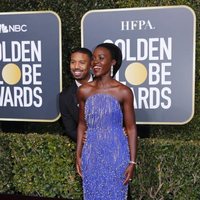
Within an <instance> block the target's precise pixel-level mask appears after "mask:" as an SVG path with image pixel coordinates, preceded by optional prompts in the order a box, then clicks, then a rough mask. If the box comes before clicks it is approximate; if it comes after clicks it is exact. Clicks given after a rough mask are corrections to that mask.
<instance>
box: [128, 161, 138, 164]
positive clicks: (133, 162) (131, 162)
mask: <svg viewBox="0 0 200 200" xmlns="http://www.w3.org/2000/svg"><path fill="white" fill-rule="evenodd" d="M129 164H134V165H136V164H137V163H136V162H135V161H132V160H130V161H129Z"/></svg>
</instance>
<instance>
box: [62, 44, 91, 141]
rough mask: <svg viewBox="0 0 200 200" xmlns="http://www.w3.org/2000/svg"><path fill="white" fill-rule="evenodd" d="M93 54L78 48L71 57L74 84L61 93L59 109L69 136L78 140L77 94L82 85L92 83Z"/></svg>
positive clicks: (85, 49)
mask: <svg viewBox="0 0 200 200" xmlns="http://www.w3.org/2000/svg"><path fill="white" fill-rule="evenodd" d="M91 62H92V52H91V51H90V50H89V49H87V48H77V49H75V50H73V51H72V53H71V55H70V71H71V73H72V75H73V77H74V81H73V83H72V84H71V85H70V86H69V87H68V88H66V89H64V90H63V91H62V92H61V93H60V97H59V107H60V112H61V117H62V121H63V124H64V127H65V131H66V134H67V136H69V138H71V139H72V140H73V141H74V142H76V140H77V133H76V131H77V126H78V102H77V98H76V92H77V89H78V87H79V86H80V85H82V84H84V83H86V82H89V81H92V75H91V74H90V68H91Z"/></svg>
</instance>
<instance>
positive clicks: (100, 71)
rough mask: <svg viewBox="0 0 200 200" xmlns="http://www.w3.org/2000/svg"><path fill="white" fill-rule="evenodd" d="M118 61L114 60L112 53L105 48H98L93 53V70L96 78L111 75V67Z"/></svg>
mask: <svg viewBox="0 0 200 200" xmlns="http://www.w3.org/2000/svg"><path fill="white" fill-rule="evenodd" d="M115 63H116V61H115V60H114V59H112V57H111V54H110V51H109V50H108V49H106V48H104V47H97V48H96V49H95V50H94V52H93V63H92V68H93V72H94V75H95V77H98V76H102V75H106V74H109V75H110V68H111V65H115Z"/></svg>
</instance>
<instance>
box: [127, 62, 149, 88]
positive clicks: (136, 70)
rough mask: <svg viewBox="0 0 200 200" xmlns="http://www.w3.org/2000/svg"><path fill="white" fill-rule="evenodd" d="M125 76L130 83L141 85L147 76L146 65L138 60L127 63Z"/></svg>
mask: <svg viewBox="0 0 200 200" xmlns="http://www.w3.org/2000/svg"><path fill="white" fill-rule="evenodd" d="M125 78H126V80H127V81H128V82H129V83H130V84H131V85H141V84H142V83H144V82H145V80H146V78H147V70H146V67H145V66H144V65H143V64H142V63H139V62H135V63H131V64H129V65H128V66H127V68H126V70H125Z"/></svg>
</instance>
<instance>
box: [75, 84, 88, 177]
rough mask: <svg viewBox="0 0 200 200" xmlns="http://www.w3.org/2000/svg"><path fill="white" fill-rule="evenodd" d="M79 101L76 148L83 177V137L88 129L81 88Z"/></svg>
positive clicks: (77, 159)
mask: <svg viewBox="0 0 200 200" xmlns="http://www.w3.org/2000/svg"><path fill="white" fill-rule="evenodd" d="M77 99H78V102H79V122H78V128H77V147H76V169H77V172H78V174H79V175H80V176H82V171H81V155H82V148H83V136H84V134H85V131H86V129H87V126H86V123H85V111H84V108H85V98H84V93H83V92H82V89H81V88H79V89H78V92H77Z"/></svg>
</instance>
